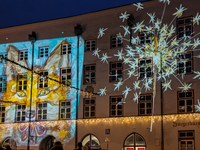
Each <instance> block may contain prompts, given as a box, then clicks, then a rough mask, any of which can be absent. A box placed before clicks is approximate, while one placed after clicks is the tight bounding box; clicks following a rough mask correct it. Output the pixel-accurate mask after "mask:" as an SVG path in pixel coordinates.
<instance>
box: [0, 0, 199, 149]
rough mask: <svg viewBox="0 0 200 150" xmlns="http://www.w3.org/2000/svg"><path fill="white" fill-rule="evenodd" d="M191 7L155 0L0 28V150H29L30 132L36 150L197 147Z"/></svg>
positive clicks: (195, 30)
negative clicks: (57, 146)
mask: <svg viewBox="0 0 200 150" xmlns="http://www.w3.org/2000/svg"><path fill="white" fill-rule="evenodd" d="M195 4H198V1H197V0H192V1H190V2H189V1H187V0H182V1H181V2H180V1H177V0H176V1H171V2H170V1H169V0H160V1H157V0H153V1H149V2H144V3H139V4H134V5H127V6H122V7H118V8H113V9H108V10H103V11H99V12H94V13H89V14H84V15H80V16H74V17H69V18H63V19H57V20H52V21H45V22H39V23H33V24H27V25H22V26H16V27H11V28H5V29H1V30H0V35H1V36H0V53H1V54H0V55H2V56H3V57H4V58H7V59H9V61H4V60H2V63H1V67H0V73H1V74H0V75H1V76H0V92H1V106H0V119H1V120H0V121H1V124H0V130H1V131H0V142H1V143H2V145H3V146H5V145H6V144H10V145H11V147H12V149H26V148H27V143H28V135H29V128H30V136H29V138H30V149H35V150H36V149H37V150H38V149H39V150H47V149H49V148H50V147H51V146H52V145H51V144H52V143H53V142H54V141H55V140H59V141H61V142H62V143H63V145H64V149H66V150H68V149H74V148H75V145H76V144H75V143H76V142H79V141H81V142H82V144H83V145H88V146H90V147H91V148H92V149H100V148H101V149H117V150H121V149H124V150H151V149H154V150H160V149H165V150H169V149H171V148H172V147H173V149H179V150H184V149H188V150H197V149H199V148H200V145H199V144H198V141H199V138H200V136H199V135H198V133H199V132H200V131H199V126H200V120H199V116H200V115H199V113H198V112H199V111H200V105H199V100H198V99H199V97H200V94H199V91H198V90H199V84H200V81H199V77H200V67H199V65H198V63H199V58H200V57H199V56H200V51H199V45H200V41H199V33H200V28H199V20H200V15H199V13H198V5H195ZM154 12H155V13H154ZM131 17H132V19H131ZM127 21H128V24H127ZM77 23H78V24H80V25H81V26H82V31H83V33H82V34H81V35H80V36H76V35H75V34H74V26H76V25H77ZM32 31H35V32H36V34H37V40H36V41H35V42H34V45H32V44H31V42H30V41H28V34H30V33H31V32H32ZM33 48H34V59H32V54H33V53H32V49H33ZM14 62H16V63H17V64H18V65H17V64H15V63H14ZM32 63H33V68H34V73H33V81H32V82H31V66H32ZM19 64H20V65H21V66H24V67H21V66H20V65H19ZM77 73H78V74H77ZM31 86H32V88H31ZM31 89H32V95H31ZM78 89H80V90H78ZM92 93H93V94H94V95H93V94H92ZM95 93H98V95H95ZM77 100H78V107H77V106H76V102H77ZM30 108H31V123H29V117H30ZM76 108H78V109H77V110H76ZM76 112H78V118H76Z"/></svg>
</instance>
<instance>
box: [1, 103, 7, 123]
mask: <svg viewBox="0 0 200 150" xmlns="http://www.w3.org/2000/svg"><path fill="white" fill-rule="evenodd" d="M3 107H4V110H3V109H2V108H3ZM3 114H4V116H3ZM2 119H4V121H2ZM5 120H6V107H5V105H2V103H0V123H4V122H5Z"/></svg>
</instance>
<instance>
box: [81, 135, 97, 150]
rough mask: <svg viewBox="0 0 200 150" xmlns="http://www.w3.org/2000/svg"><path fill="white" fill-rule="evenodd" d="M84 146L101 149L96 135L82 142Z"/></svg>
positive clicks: (85, 138)
mask: <svg viewBox="0 0 200 150" xmlns="http://www.w3.org/2000/svg"><path fill="white" fill-rule="evenodd" d="M82 145H83V146H89V147H90V149H100V142H99V140H98V138H97V137H96V136H95V135H92V134H88V135H86V136H85V137H84V138H83V140H82Z"/></svg>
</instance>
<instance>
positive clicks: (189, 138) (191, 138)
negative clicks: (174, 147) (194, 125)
mask: <svg viewBox="0 0 200 150" xmlns="http://www.w3.org/2000/svg"><path fill="white" fill-rule="evenodd" d="M181 132H185V133H186V132H193V137H179V133H181ZM181 140H183V141H187V140H193V150H195V131H194V130H179V131H178V149H179V150H180V148H181V147H180V142H181ZM186 148H187V147H186Z"/></svg>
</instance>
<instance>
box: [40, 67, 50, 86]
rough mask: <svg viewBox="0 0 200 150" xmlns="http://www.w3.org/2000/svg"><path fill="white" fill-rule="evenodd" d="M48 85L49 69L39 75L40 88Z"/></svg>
mask: <svg viewBox="0 0 200 150" xmlns="http://www.w3.org/2000/svg"><path fill="white" fill-rule="evenodd" d="M46 87H48V71H41V72H40V77H39V88H46Z"/></svg>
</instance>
